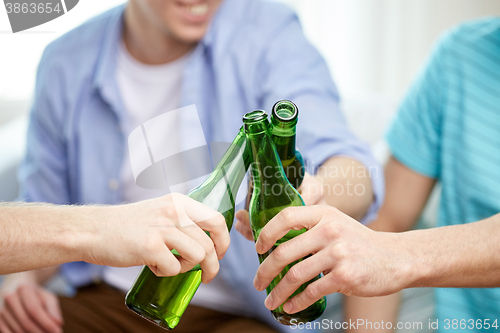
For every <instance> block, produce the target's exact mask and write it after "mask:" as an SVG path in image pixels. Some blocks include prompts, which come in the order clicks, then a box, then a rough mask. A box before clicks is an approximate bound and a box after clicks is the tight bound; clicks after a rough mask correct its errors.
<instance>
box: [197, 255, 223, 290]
mask: <svg viewBox="0 0 500 333" xmlns="http://www.w3.org/2000/svg"><path fill="white" fill-rule="evenodd" d="M200 267H201V271H202V274H201V282H203V283H209V282H210V281H212V279H213V278H214V277H215V276H216V275H217V273H218V272H219V267H220V266H219V260H217V257H216V256H214V255H209V256H207V257H206V259H205V260H204V261H203V262H201V263H200Z"/></svg>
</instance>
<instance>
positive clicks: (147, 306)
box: [125, 128, 249, 330]
mask: <svg viewBox="0 0 500 333" xmlns="http://www.w3.org/2000/svg"><path fill="white" fill-rule="evenodd" d="M248 159H249V155H248V152H247V149H246V138H245V134H244V132H243V128H241V129H240V132H239V133H238V135H237V136H236V138H235V139H234V141H233V142H232V143H231V145H230V147H229V149H228V150H227V151H226V153H225V154H224V156H223V157H222V159H221V161H220V162H219V164H218V165H217V167H216V168H215V170H214V171H213V172H212V174H211V175H210V176H209V177H208V179H207V180H206V181H205V182H203V183H202V184H201V185H199V186H197V187H196V188H195V189H193V190H192V191H191V192H189V193H188V196H189V197H191V198H192V199H194V200H196V201H199V202H201V203H203V204H205V205H207V206H209V207H211V208H213V209H215V210H217V211H218V212H220V213H221V214H222V215H223V216H224V218H225V220H226V224H227V227H228V229H229V230H231V227H232V225H233V219H234V210H235V199H236V193H237V192H238V189H239V187H240V184H241V182H242V180H243V178H244V176H245V173H246V170H247V168H248V164H249V160H248ZM172 252H173V253H174V254H176V255H178V253H177V251H175V250H172ZM200 283H201V269H200V266H199V265H197V266H195V267H194V268H193V269H191V270H190V271H188V272H185V273H181V274H178V275H176V276H171V277H157V276H156V275H155V274H154V273H153V272H152V271H151V270H150V269H149V268H148V267H147V266H144V267H143V269H142V271H141V273H140V274H139V275H138V277H137V279H136V281H135V282H134V284H133V286H132V288H131V289H130V290H129V292H128V294H127V296H126V298H125V304H126V305H127V307H128V308H129V309H131V310H132V311H134V312H135V313H137V314H139V315H141V316H142V317H144V318H145V319H147V320H149V321H151V322H153V323H155V324H156V325H158V326H160V327H162V328H165V329H168V330H170V329H173V328H175V327H176V326H177V324H178V323H179V320H180V319H181V316H182V314H183V313H184V311H185V310H186V308H187V306H188V305H189V303H190V302H191V299H192V298H193V296H194V294H195V293H196V290H198V287H199V286H200Z"/></svg>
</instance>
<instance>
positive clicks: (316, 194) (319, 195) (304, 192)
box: [234, 172, 326, 241]
mask: <svg viewBox="0 0 500 333" xmlns="http://www.w3.org/2000/svg"><path fill="white" fill-rule="evenodd" d="M299 193H300V196H301V197H302V200H304V203H305V204H306V206H312V205H325V204H326V202H325V198H324V195H323V185H322V184H321V182H320V181H319V180H317V179H316V178H315V177H314V176H311V175H310V174H308V173H307V172H306V173H305V175H304V180H303V181H302V184H301V185H300V188H299ZM234 227H235V229H236V230H238V231H239V232H240V233H241V234H242V235H243V236H244V237H245V238H246V239H248V240H251V241H253V240H254V239H253V236H252V228H251V227H250V218H249V216H248V211H246V210H244V209H241V210H239V211H237V212H236V224H235V226H234Z"/></svg>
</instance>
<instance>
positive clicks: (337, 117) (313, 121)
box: [259, 14, 384, 223]
mask: <svg viewBox="0 0 500 333" xmlns="http://www.w3.org/2000/svg"><path fill="white" fill-rule="evenodd" d="M278 27H279V30H278V31H277V32H276V34H274V36H275V38H274V40H273V41H272V42H270V43H269V44H268V45H269V46H268V48H267V50H266V53H265V56H264V57H263V62H264V65H263V67H264V68H265V69H264V72H263V73H265V74H264V76H265V77H264V79H262V80H261V81H260V82H259V83H260V84H261V94H262V95H261V96H263V102H262V104H263V106H264V107H265V109H266V110H269V109H271V107H272V105H273V104H274V103H275V102H276V101H278V100H280V99H290V100H293V101H294V102H295V103H296V104H297V106H298V107H299V110H300V115H299V123H298V126H297V142H298V148H299V149H300V150H301V152H302V154H303V155H304V158H305V160H306V164H307V166H308V170H309V172H311V173H315V172H316V171H317V169H318V167H319V166H321V165H322V164H323V163H324V162H325V161H326V160H328V159H329V158H331V157H333V156H347V157H350V158H352V159H355V160H357V161H359V162H361V163H362V164H363V165H364V166H365V167H366V169H367V170H368V172H369V173H370V175H371V180H372V186H373V191H374V194H375V199H374V202H373V204H372V205H371V207H370V208H369V211H368V213H367V214H366V216H365V218H364V219H363V222H365V223H366V222H369V221H371V220H372V219H373V218H374V217H375V215H376V212H377V211H378V209H379V207H380V205H381V204H382V201H383V196H384V179H383V172H382V170H381V168H380V166H379V164H378V162H377V161H376V160H375V158H374V157H373V155H372V153H371V151H370V148H369V146H368V145H367V144H366V143H364V142H362V141H360V140H359V139H358V138H356V136H355V135H354V134H353V133H352V132H351V131H350V130H349V128H348V126H347V124H346V121H345V119H344V116H343V115H342V112H341V111H340V108H339V96H338V92H337V89H336V87H335V85H334V83H333V81H332V79H331V76H330V72H329V70H328V67H327V65H326V63H325V61H324V59H323V58H322V57H321V55H320V54H319V53H318V51H317V50H316V49H315V48H314V47H313V46H312V45H311V44H310V43H309V42H308V41H307V39H306V38H305V36H304V34H303V32H302V28H301V26H300V24H299V21H298V19H297V17H296V16H295V15H294V14H290V15H288V16H287V17H286V18H285V19H283V21H282V22H281V23H280V24H279V25H278Z"/></svg>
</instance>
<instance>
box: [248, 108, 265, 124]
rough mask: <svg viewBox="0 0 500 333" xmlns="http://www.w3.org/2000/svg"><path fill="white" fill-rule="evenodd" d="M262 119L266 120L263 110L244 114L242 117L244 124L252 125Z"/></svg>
mask: <svg viewBox="0 0 500 333" xmlns="http://www.w3.org/2000/svg"><path fill="white" fill-rule="evenodd" d="M262 119H267V112H266V111H264V110H255V111H252V112H248V113H245V115H244V116H243V122H244V123H253V122H257V121H260V120H262Z"/></svg>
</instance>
